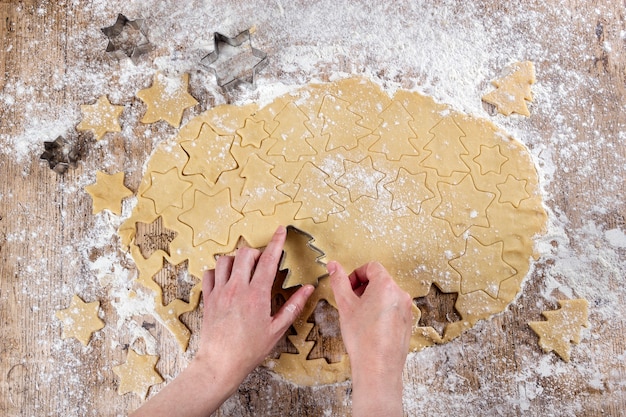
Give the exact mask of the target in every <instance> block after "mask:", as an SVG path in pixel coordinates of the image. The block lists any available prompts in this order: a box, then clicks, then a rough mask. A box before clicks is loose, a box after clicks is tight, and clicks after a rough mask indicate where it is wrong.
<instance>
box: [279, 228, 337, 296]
mask: <svg viewBox="0 0 626 417" xmlns="http://www.w3.org/2000/svg"><path fill="white" fill-rule="evenodd" d="M286 229H287V236H289V232H294V233H297V234H300V235H302V236H304V237H306V238H307V242H306V246H307V247H308V248H309V249H311V250H313V251H314V252H318V253H319V254H320V255H319V256H318V257H317V258H316V259H315V262H316V263H317V264H319V265H321V266H323V267H326V263H325V262H323V261H320V259H322V258H323V257H325V256H326V253H325V252H324V251H322V250H321V249H320V248H318V247H317V246H314V245H313V242H315V237H313V235H312V234H310V233H308V232H305V231H304V230H302V229H298V228H297V227H295V226H293V225H288V226H287V227H286ZM286 257H287V252H285V251H283V255H282V256H281V258H280V263H279V270H281V271H287V275H285V280H284V281H283V285H282V288H283V290H286V289H289V288H292V287H295V286H297V285H302V283H295V284H290V283H289V277H290V276H291V269H289V268H286V269H280V267H281V266H282V265H283V262H284V260H285V258H286ZM326 275H328V274H324V275H320V276H319V277H317V278H316V280H315V284H312V285H313V286H315V287H317V286H318V285H319V280H320V279H322V278H324V277H325V276H326Z"/></svg>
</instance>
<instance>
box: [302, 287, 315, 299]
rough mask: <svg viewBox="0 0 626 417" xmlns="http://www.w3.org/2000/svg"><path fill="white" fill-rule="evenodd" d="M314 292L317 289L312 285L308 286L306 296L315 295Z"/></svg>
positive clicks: (305, 291)
mask: <svg viewBox="0 0 626 417" xmlns="http://www.w3.org/2000/svg"><path fill="white" fill-rule="evenodd" d="M313 291H315V287H314V286H312V285H307V286H306V287H305V290H304V295H306V296H307V297H309V296H310V295H311V294H313Z"/></svg>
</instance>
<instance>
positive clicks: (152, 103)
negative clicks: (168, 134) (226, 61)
mask: <svg viewBox="0 0 626 417" xmlns="http://www.w3.org/2000/svg"><path fill="white" fill-rule="evenodd" d="M188 87H189V74H183V76H182V77H181V78H179V79H174V78H168V77H166V76H165V75H163V74H161V73H156V74H155V76H154V81H153V83H152V86H151V87H150V88H146V89H144V90H140V91H139V92H138V93H137V97H139V98H140V99H141V101H143V102H144V103H146V105H147V106H148V109H147V110H146V114H145V115H144V116H143V119H141V122H142V123H154V122H157V121H159V120H165V121H166V122H167V123H169V124H170V125H172V126H173V127H179V126H180V123H181V121H182V119H183V112H184V111H185V109H187V108H190V107H193V106H195V105H196V104H198V101H197V100H196V99H195V98H193V96H192V95H191V94H189V93H188V92H187V89H188Z"/></svg>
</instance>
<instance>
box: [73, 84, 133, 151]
mask: <svg viewBox="0 0 626 417" xmlns="http://www.w3.org/2000/svg"><path fill="white" fill-rule="evenodd" d="M80 109H81V112H82V113H83V118H82V120H81V121H80V123H79V124H78V126H76V130H83V131H85V130H90V131H92V132H93V135H94V137H95V138H96V140H100V139H102V138H103V137H104V135H105V134H106V133H107V132H121V131H122V127H121V126H120V123H119V120H118V118H119V117H120V115H121V114H122V111H124V106H114V105H112V104H111V102H110V101H109V99H108V97H107V96H106V95H104V96H101V97H100V98H99V99H98V101H96V104H91V105H82V106H80Z"/></svg>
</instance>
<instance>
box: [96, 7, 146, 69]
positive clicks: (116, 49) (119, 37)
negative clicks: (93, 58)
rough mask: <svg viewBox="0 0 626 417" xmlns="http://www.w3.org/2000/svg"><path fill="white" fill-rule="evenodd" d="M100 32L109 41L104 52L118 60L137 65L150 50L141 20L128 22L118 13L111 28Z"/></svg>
mask: <svg viewBox="0 0 626 417" xmlns="http://www.w3.org/2000/svg"><path fill="white" fill-rule="evenodd" d="M100 30H102V33H104V35H105V36H106V37H107V39H108V40H109V43H108V45H107V49H106V52H108V53H110V54H111V55H114V56H115V57H117V58H118V59H124V58H130V59H131V61H133V64H135V65H137V62H138V61H139V58H140V57H141V56H142V55H144V54H146V53H148V52H150V51H151V50H152V45H151V44H150V41H149V40H148V34H147V31H146V28H145V24H144V20H143V19H137V20H128V18H127V17H126V16H124V15H123V14H121V13H120V14H118V15H117V20H116V21H115V23H114V24H113V25H112V26H109V27H106V28H102V29H100Z"/></svg>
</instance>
